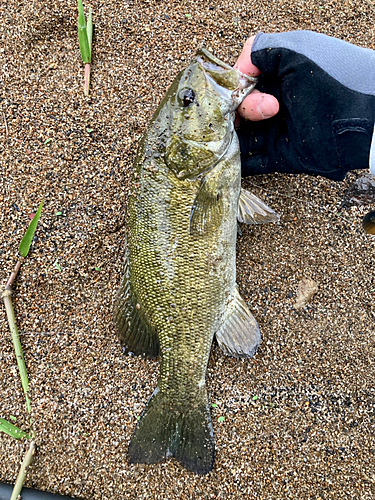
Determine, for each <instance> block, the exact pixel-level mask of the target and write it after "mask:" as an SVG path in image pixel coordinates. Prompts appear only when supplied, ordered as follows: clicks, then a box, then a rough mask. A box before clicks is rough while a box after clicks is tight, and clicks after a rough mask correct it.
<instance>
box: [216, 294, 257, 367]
mask: <svg viewBox="0 0 375 500" xmlns="http://www.w3.org/2000/svg"><path fill="white" fill-rule="evenodd" d="M216 340H217V342H218V344H219V347H220V348H221V350H222V351H223V352H224V354H227V355H228V356H234V357H236V358H250V357H251V356H253V355H254V354H255V351H256V350H257V348H258V346H259V344H260V330H259V326H258V323H257V322H256V319H255V318H254V316H253V315H252V314H251V312H250V311H249V308H248V307H247V305H246V302H245V301H244V300H243V298H242V297H241V296H240V294H239V292H238V288H237V285H236V287H235V289H234V292H233V294H232V298H231V300H230V301H229V303H228V305H227V308H226V310H225V312H224V321H223V324H222V326H221V327H220V328H219V330H218V331H217V332H216Z"/></svg>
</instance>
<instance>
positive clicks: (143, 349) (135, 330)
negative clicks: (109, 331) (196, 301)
mask: <svg viewBox="0 0 375 500" xmlns="http://www.w3.org/2000/svg"><path fill="white" fill-rule="evenodd" d="M115 322H116V326H117V332H118V337H119V340H120V342H121V345H122V347H123V349H124V350H125V352H132V353H134V354H136V355H142V356H148V357H151V358H156V357H157V356H158V355H159V341H158V337H157V335H156V333H155V331H154V329H153V328H152V326H151V324H150V322H149V320H148V318H147V316H146V314H145V311H144V310H143V308H142V306H141V305H140V304H139V302H138V300H137V297H136V294H135V292H134V291H133V290H132V286H131V283H130V273H129V256H128V252H127V251H126V260H125V273H124V278H123V281H122V284H121V287H120V290H119V292H118V294H117V300H116V306H115Z"/></svg>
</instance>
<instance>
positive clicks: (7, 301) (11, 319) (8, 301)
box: [1, 262, 31, 413]
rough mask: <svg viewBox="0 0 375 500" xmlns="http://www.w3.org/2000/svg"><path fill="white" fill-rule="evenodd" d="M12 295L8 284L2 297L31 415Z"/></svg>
mask: <svg viewBox="0 0 375 500" xmlns="http://www.w3.org/2000/svg"><path fill="white" fill-rule="evenodd" d="M18 264H20V262H18V263H17V266H18ZM17 266H16V268H15V269H14V271H13V272H12V274H11V276H10V278H9V280H8V283H9V282H13V281H14V278H15V277H16V275H17V272H18V269H19V266H18V269H17ZM13 275H14V277H13V280H12V276H13ZM11 295H12V289H11V287H10V285H9V284H7V285H6V286H5V290H4V291H3V293H2V294H1V296H2V298H3V301H4V305H5V309H6V312H7V317H8V323H9V328H10V333H11V335H12V341H13V346H14V350H15V353H16V358H17V364H18V370H19V372H20V376H21V383H22V389H23V392H24V394H25V399H26V408H27V411H28V413H30V411H31V406H30V398H29V395H28V390H29V378H28V376H27V371H26V364H25V358H24V356H23V351H22V346H21V342H20V336H19V333H18V328H17V323H16V317H15V315H14V309H13V302H12V297H11Z"/></svg>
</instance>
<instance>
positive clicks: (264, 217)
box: [237, 188, 280, 224]
mask: <svg viewBox="0 0 375 500" xmlns="http://www.w3.org/2000/svg"><path fill="white" fill-rule="evenodd" d="M237 220H238V221H239V222H244V223H245V224H267V223H268V222H277V221H279V220H280V216H279V215H278V214H277V213H276V212H274V211H273V210H272V208H270V207H269V206H268V205H266V204H265V203H264V202H263V201H262V200H260V199H259V198H257V197H256V196H255V195H254V194H252V193H250V192H249V191H246V189H242V188H241V194H240V199H239V201H238V214H237Z"/></svg>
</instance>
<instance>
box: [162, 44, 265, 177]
mask: <svg viewBox="0 0 375 500" xmlns="http://www.w3.org/2000/svg"><path fill="white" fill-rule="evenodd" d="M256 81H257V80H256V78H253V77H249V76H247V75H244V74H243V73H241V72H240V71H238V70H237V69H234V68H232V67H231V66H229V65H227V64H225V63H223V62H222V61H220V60H219V59H217V58H216V57H214V56H213V55H212V54H210V53H209V52H208V51H207V50H204V49H202V50H200V51H199V52H198V54H197V56H196V58H195V59H194V60H193V61H192V62H191V63H190V65H189V66H188V67H187V68H186V69H185V70H184V71H182V72H181V73H180V74H179V75H178V77H177V79H176V80H175V82H174V84H173V85H172V87H171V89H170V92H171V94H170V96H169V99H168V100H167V106H168V120H169V127H168V131H169V133H168V137H167V139H166V141H165V152H164V158H165V162H166V164H167V166H168V168H169V169H170V170H172V171H173V172H174V173H175V175H176V176H177V177H178V178H179V179H191V180H194V179H197V178H199V177H200V176H201V175H204V174H205V173H207V172H208V171H209V170H211V169H212V168H213V167H214V166H215V165H216V164H217V162H218V161H219V160H220V158H221V157H222V156H223V155H224V154H225V152H226V151H227V149H228V147H229V145H230V143H231V141H232V136H233V133H234V112H235V109H236V108H237V107H238V106H239V104H240V103H241V102H242V100H243V99H244V98H245V97H246V95H248V94H249V93H250V92H251V90H252V89H253V88H254V87H255V84H256Z"/></svg>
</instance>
